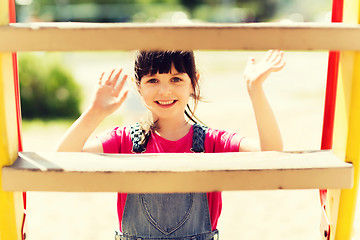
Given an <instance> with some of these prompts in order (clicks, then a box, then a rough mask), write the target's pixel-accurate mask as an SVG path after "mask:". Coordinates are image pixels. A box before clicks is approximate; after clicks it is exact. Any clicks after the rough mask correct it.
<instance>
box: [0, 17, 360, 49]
mask: <svg viewBox="0 0 360 240" xmlns="http://www.w3.org/2000/svg"><path fill="white" fill-rule="evenodd" d="M0 36H1V37H0V51H3V52H10V51H103V50H134V49H181V50H188V49H202V50H209V49H217V50H267V49H282V50H360V41H359V39H360V26H359V25H355V24H354V25H346V24H342V23H329V24H315V23H298V24H295V23H292V24H291V25H290V24H281V23H246V24H189V25H164V24H162V25H158V24H135V23H112V24H111V23H106V24H103V23H102V24H101V23H27V24H24V23H15V24H11V25H8V26H1V27H0ZM264 39H266V41H264Z"/></svg>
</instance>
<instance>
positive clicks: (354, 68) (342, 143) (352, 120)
mask: <svg viewBox="0 0 360 240" xmlns="http://www.w3.org/2000/svg"><path fill="white" fill-rule="evenodd" d="M359 2H360V1H359V0H345V1H344V16H343V22H345V23H356V24H359V23H360V22H359V13H360V5H359ZM359 66H360V52H353V51H344V52H341V55H340V65H339V82H338V91H337V96H336V99H337V100H336V110H335V127H334V145H333V150H334V152H335V154H337V155H338V156H339V157H340V158H342V159H344V161H346V162H351V163H352V164H353V165H354V187H353V188H352V189H343V190H330V191H329V195H328V199H327V203H328V204H327V205H328V208H327V210H328V211H329V212H328V214H329V216H330V222H331V228H332V230H331V234H330V236H331V238H330V239H331V240H334V239H335V240H350V239H351V235H352V232H353V224H354V218H355V210H356V199H357V194H358V188H359V160H360V124H359V123H360V111H359V109H360V68H359Z"/></svg>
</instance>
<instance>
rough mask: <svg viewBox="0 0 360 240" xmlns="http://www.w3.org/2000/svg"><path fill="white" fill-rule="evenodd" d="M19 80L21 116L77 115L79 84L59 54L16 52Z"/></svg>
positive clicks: (52, 116) (56, 116)
mask: <svg viewBox="0 0 360 240" xmlns="http://www.w3.org/2000/svg"><path fill="white" fill-rule="evenodd" d="M19 82H20V98H21V108H22V109H21V111H22V116H23V118H25V119H33V118H42V119H53V118H77V117H78V116H79V115H80V110H79V107H80V101H81V91H80V90H81V89H80V86H79V85H78V83H76V82H75V80H74V78H73V76H72V74H71V72H70V71H69V70H68V69H67V68H66V67H65V66H64V65H63V64H62V61H61V59H60V57H59V55H54V54H51V53H42V54H41V55H39V54H34V53H22V54H19Z"/></svg>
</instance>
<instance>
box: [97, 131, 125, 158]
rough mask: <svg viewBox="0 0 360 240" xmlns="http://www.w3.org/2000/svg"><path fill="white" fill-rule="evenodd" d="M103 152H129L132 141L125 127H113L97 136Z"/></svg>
mask: <svg viewBox="0 0 360 240" xmlns="http://www.w3.org/2000/svg"><path fill="white" fill-rule="evenodd" d="M97 138H98V139H99V140H100V141H101V143H102V146H103V150H104V153H131V149H132V142H131V138H130V133H129V131H128V130H127V128H126V127H123V128H120V127H115V128H114V129H111V130H108V131H106V132H104V133H102V134H101V135H99V136H97Z"/></svg>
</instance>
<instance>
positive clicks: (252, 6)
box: [32, 0, 284, 22]
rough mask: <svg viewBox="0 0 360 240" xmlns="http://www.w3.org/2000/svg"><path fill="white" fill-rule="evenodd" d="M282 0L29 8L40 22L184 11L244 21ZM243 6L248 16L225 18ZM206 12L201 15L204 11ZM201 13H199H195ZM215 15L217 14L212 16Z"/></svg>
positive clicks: (60, 1) (147, 0)
mask: <svg viewBox="0 0 360 240" xmlns="http://www.w3.org/2000/svg"><path fill="white" fill-rule="evenodd" d="M283 1H284V0H266V1H264V0H37V1H33V7H32V10H33V11H34V12H35V14H34V15H36V17H38V18H40V19H42V21H44V20H45V21H79V22H131V21H134V20H135V21H137V20H139V15H140V16H142V18H140V20H142V21H146V22H148V21H150V22H151V21H154V19H158V17H159V12H162V13H164V12H171V11H183V12H186V13H187V14H188V15H189V17H190V18H191V19H197V20H200V21H205V22H214V21H217V22H234V21H235V22H245V21H266V20H268V19H270V18H271V17H272V16H273V15H274V13H275V11H276V9H277V6H278V5H279V4H280V3H281V2H283ZM232 8H238V9H243V11H245V12H246V13H248V15H249V17H245V18H239V17H237V18H235V19H234V18H233V17H232V18H228V15H227V14H226V13H223V12H226V11H228V10H229V9H232ZM205 10H206V11H207V13H208V14H204V11H205ZM199 12H200V13H201V14H198V13H199ZM214 14H215V15H217V16H214Z"/></svg>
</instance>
